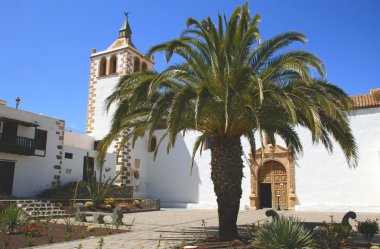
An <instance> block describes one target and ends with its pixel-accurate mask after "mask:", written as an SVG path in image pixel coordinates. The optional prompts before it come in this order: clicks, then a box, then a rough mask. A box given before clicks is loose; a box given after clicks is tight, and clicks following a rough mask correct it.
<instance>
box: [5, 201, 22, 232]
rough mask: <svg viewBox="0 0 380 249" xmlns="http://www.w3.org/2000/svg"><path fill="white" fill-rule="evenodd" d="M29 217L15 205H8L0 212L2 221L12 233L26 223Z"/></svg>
mask: <svg viewBox="0 0 380 249" xmlns="http://www.w3.org/2000/svg"><path fill="white" fill-rule="evenodd" d="M27 219H28V214H27V213H25V212H24V210H22V209H21V208H19V207H17V206H15V205H11V206H8V207H6V208H5V209H4V210H3V211H2V212H1V214H0V223H2V224H4V225H5V227H6V229H7V230H8V232H10V233H13V232H14V231H15V229H16V227H17V226H20V225H22V224H24V223H25V222H26V221H27Z"/></svg>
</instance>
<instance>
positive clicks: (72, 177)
mask: <svg viewBox="0 0 380 249" xmlns="http://www.w3.org/2000/svg"><path fill="white" fill-rule="evenodd" d="M65 138H66V136H65ZM66 152H68V153H72V154H73V158H72V159H68V158H65V157H63V160H62V173H61V182H62V184H67V183H69V182H76V181H78V180H80V181H82V179H83V162H84V157H85V156H87V153H88V155H89V156H90V157H94V158H96V156H95V151H94V150H93V149H83V148H78V147H72V146H67V145H65V146H63V155H65V153H66ZM115 160H116V156H115V154H111V153H107V155H106V158H105V162H104V166H103V176H102V181H104V180H107V179H108V178H110V177H111V178H113V177H114V176H115ZM95 171H96V172H97V173H96V174H97V178H98V177H99V172H100V170H99V169H98V168H97V164H96V161H95Z"/></svg>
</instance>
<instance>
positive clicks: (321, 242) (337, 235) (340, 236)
mask: <svg viewBox="0 0 380 249" xmlns="http://www.w3.org/2000/svg"><path fill="white" fill-rule="evenodd" d="M314 233H315V238H316V245H317V248H323V249H330V248H331V249H335V248H341V247H343V246H344V245H346V244H347V243H348V242H349V241H350V240H351V238H352V236H353V232H352V231H351V229H350V228H349V227H348V226H345V225H343V224H339V223H329V224H326V226H323V227H317V228H316V229H314Z"/></svg>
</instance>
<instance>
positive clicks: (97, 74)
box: [86, 13, 154, 185]
mask: <svg viewBox="0 0 380 249" xmlns="http://www.w3.org/2000/svg"><path fill="white" fill-rule="evenodd" d="M90 59H91V63H90V80H89V89H88V103H87V125H86V130H87V131H86V132H87V134H88V135H90V136H93V137H95V139H96V140H101V139H103V137H104V136H105V135H106V134H107V133H108V132H109V130H110V127H111V120H112V116H113V113H114V111H115V106H111V108H110V110H109V112H108V113H106V111H105V99H106V98H107V97H108V96H109V95H110V94H111V93H112V91H113V89H114V88H115V86H116V84H117V83H118V81H119V80H120V78H121V77H122V76H124V75H126V74H131V73H133V72H138V71H140V70H153V65H154V62H153V58H148V57H147V56H145V55H144V54H142V53H141V52H139V51H138V50H137V49H136V47H135V45H134V44H133V43H132V29H131V27H130V24H129V20H128V13H125V20H124V22H123V24H122V26H121V28H120V30H119V35H118V38H117V39H116V40H115V41H114V42H113V43H112V44H111V46H109V47H108V48H107V49H106V50H103V51H98V52H97V51H96V49H92V51H91V57H90ZM121 139H122V138H121V137H120V138H118V139H117V140H116V141H115V142H114V143H113V144H112V145H111V146H110V148H109V151H108V152H110V153H112V152H116V151H117V149H118V148H119V146H122V147H123V149H122V151H121V155H120V156H119V159H118V161H117V162H115V164H116V171H121V175H120V179H118V181H117V182H118V183H119V184H121V185H127V184H129V183H130V179H129V178H130V175H131V174H130V172H131V170H130V167H131V162H130V160H131V155H130V154H131V153H132V151H131V150H132V148H131V146H130V144H129V143H127V144H124V145H121V144H120V143H119V141H120V140H121Z"/></svg>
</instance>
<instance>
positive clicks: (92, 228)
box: [87, 226, 95, 232]
mask: <svg viewBox="0 0 380 249" xmlns="http://www.w3.org/2000/svg"><path fill="white" fill-rule="evenodd" d="M93 231H95V227H94V226H88V227H87V232H93Z"/></svg>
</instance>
